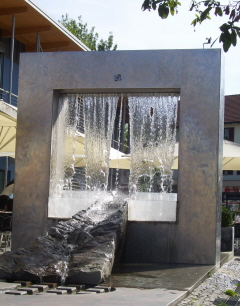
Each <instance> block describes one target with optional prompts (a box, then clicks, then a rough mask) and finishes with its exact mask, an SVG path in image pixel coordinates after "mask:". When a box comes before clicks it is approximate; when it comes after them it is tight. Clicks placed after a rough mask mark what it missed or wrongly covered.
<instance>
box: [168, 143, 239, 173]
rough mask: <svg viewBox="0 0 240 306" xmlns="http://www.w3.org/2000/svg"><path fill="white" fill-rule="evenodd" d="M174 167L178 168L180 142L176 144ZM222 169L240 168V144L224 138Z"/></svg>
mask: <svg viewBox="0 0 240 306" xmlns="http://www.w3.org/2000/svg"><path fill="white" fill-rule="evenodd" d="M172 169H178V143H176V144H175V152H174V164H173V167H172ZM222 170H240V144H239V143H236V142H232V141H228V140H225V139H224V140H223V163H222Z"/></svg>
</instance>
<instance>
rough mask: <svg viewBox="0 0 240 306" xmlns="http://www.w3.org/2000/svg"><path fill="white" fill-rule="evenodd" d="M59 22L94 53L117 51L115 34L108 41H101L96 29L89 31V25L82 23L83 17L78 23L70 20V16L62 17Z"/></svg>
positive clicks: (110, 35)
mask: <svg viewBox="0 0 240 306" xmlns="http://www.w3.org/2000/svg"><path fill="white" fill-rule="evenodd" d="M59 22H60V23H61V24H62V25H63V26H64V27H65V28H67V29H68V30H69V31H70V32H71V33H72V34H73V35H75V36H76V37H77V38H78V39H79V40H81V41H82V42H83V43H84V44H85V45H86V46H87V47H88V48H89V49H91V50H92V51H110V50H112V51H115V50H117V45H116V44H114V43H113V34H112V33H111V32H110V33H109V36H108V39H107V40H103V39H100V40H99V35H98V33H96V32H95V27H92V28H91V29H90V30H88V27H87V23H85V24H84V23H83V21H82V16H78V21H76V20H74V19H72V18H69V16H68V14H66V15H65V16H64V15H62V19H61V20H59Z"/></svg>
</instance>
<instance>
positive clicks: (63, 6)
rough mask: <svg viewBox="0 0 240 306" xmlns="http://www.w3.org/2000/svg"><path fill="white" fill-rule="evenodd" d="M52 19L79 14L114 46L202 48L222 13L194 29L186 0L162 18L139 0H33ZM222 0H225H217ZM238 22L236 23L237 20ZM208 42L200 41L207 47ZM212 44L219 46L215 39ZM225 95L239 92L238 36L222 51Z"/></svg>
mask: <svg viewBox="0 0 240 306" xmlns="http://www.w3.org/2000/svg"><path fill="white" fill-rule="evenodd" d="M34 2H35V3H37V4H38V5H39V6H40V7H41V8H42V9H43V10H44V11H45V12H46V13H47V14H48V15H50V16H51V17H53V19H55V20H60V19H61V16H62V15H64V14H66V13H67V14H68V15H69V17H70V18H73V19H76V20H77V17H78V16H80V15H81V16H82V20H83V22H84V23H87V24H88V28H89V29H90V28H92V27H95V31H96V32H97V33H98V34H99V37H100V38H103V39H104V40H106V39H107V38H108V36H109V32H112V33H113V36H114V42H115V43H117V45H118V48H117V50H162V49H202V48H203V43H205V42H206V38H209V37H211V38H212V41H214V40H215V39H216V38H217V37H219V35H220V31H219V26H220V25H221V24H222V23H223V22H225V21H226V19H224V18H225V17H222V18H220V17H218V18H217V17H215V16H213V18H212V19H211V20H206V21H204V22H203V23H202V24H201V25H198V26H197V27H196V28H195V30H194V27H193V26H192V25H191V21H192V20H193V19H194V17H195V13H194V12H189V6H190V0H187V1H186V0H182V1H180V2H182V5H181V7H180V8H179V12H178V14H177V15H176V16H174V17H172V16H169V17H168V19H166V20H162V19H161V18H160V17H159V16H158V14H157V12H156V11H151V12H149V11H145V12H143V11H142V10H141V5H142V2H143V0H68V1H66V0H34ZM221 2H222V3H224V2H226V1H225V0H223V1H221ZM239 26H240V24H239ZM209 47H210V45H204V48H209ZM213 48H222V47H221V44H219V43H218V42H216V43H215V44H214V46H213ZM223 54H224V66H225V72H224V78H225V95H232V94H240V86H239V85H240V84H239V83H240V39H239V42H238V44H237V46H236V47H231V48H230V50H229V51H228V52H227V53H224V52H223Z"/></svg>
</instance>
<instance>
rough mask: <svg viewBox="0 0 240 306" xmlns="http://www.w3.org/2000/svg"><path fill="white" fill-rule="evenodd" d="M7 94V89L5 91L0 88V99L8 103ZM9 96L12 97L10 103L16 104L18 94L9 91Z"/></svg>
mask: <svg viewBox="0 0 240 306" xmlns="http://www.w3.org/2000/svg"><path fill="white" fill-rule="evenodd" d="M8 95H9V91H7V90H5V89H3V88H0V99H3V101H4V102H6V103H8ZM11 97H13V99H12V101H11V102H12V103H11V105H13V106H17V103H18V95H15V94H13V93H11Z"/></svg>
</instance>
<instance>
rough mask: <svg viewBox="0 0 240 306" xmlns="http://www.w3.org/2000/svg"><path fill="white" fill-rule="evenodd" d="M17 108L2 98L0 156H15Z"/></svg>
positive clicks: (0, 106)
mask: <svg viewBox="0 0 240 306" xmlns="http://www.w3.org/2000/svg"><path fill="white" fill-rule="evenodd" d="M16 128H17V108H16V107H14V106H12V105H10V104H7V103H5V102H3V101H2V100H0V156H11V157H14V156H15V146H16Z"/></svg>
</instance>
